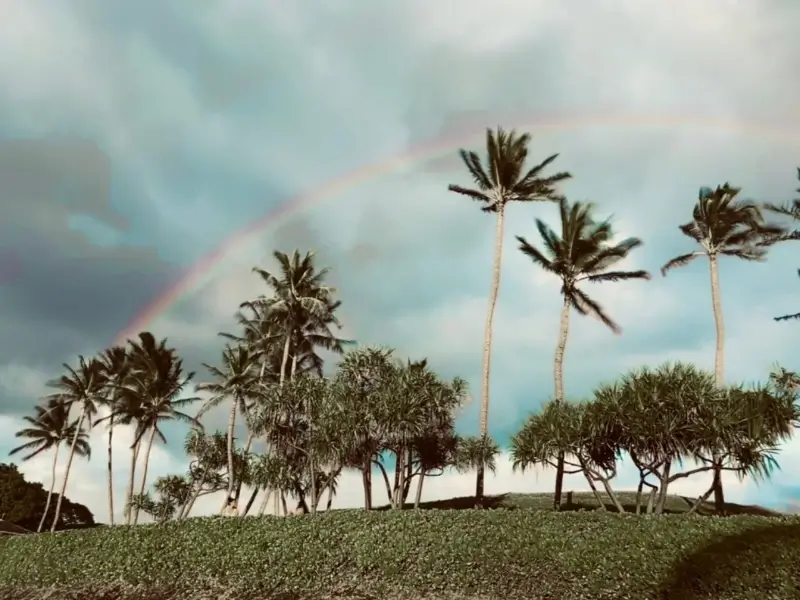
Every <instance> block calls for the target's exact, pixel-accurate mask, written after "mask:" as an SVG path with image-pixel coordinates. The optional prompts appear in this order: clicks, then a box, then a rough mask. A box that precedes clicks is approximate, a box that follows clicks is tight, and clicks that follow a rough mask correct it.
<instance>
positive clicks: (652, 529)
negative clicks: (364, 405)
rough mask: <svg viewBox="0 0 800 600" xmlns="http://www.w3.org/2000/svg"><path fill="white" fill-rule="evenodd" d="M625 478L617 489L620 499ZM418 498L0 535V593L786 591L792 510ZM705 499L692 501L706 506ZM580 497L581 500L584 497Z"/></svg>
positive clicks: (134, 596) (566, 595) (485, 595)
mask: <svg viewBox="0 0 800 600" xmlns="http://www.w3.org/2000/svg"><path fill="white" fill-rule="evenodd" d="M634 497H635V494H622V499H623V502H625V503H626V504H629V503H632V502H633V500H634ZM487 504H488V507H489V508H494V510H473V509H471V507H472V506H473V505H474V499H473V498H454V499H450V500H443V501H437V502H428V503H425V505H424V507H421V508H424V509H425V510H418V511H415V510H406V511H389V510H381V509H378V510H374V511H370V512H366V511H363V510H340V511H339V510H337V511H332V512H331V513H329V514H326V513H321V514H319V515H317V516H316V517H314V518H312V517H310V516H308V515H306V516H298V517H291V518H276V517H272V516H267V517H261V518H246V519H231V518H220V517H205V518H196V519H189V520H186V521H183V522H178V523H168V524H166V525H140V526H137V527H125V526H118V527H106V528H98V529H93V530H84V531H75V532H64V533H59V534H58V535H26V536H8V537H7V539H4V540H0V598H14V599H15V600H34V599H35V600H43V599H44V598H51V597H52V598H55V597H58V598H75V599H77V598H99V599H101V600H102V599H105V598H108V599H109V600H110V599H111V598H115V599H116V598H120V599H122V600H139V599H141V600H144V599H145V598H147V599H154V600H178V599H179V598H181V599H182V598H208V599H211V598H214V599H215V600H217V599H221V598H231V599H233V598H236V599H237V600H266V599H274V600H323V599H325V600H328V599H331V598H339V599H340V600H344V599H348V600H378V599H380V600H411V599H414V600H420V599H424V598H427V599H429V600H455V599H459V600H494V599H500V598H502V599H503V600H506V599H512V600H513V599H520V600H521V599H525V600H623V599H626V598H631V599H634V598H635V599H636V600H664V599H667V598H669V599H670V600H672V599H682V598H683V599H692V598H719V599H722V600H767V599H769V600H797V599H798V598H800V518H798V517H789V516H782V515H777V514H776V513H774V512H772V511H768V510H766V509H764V508H761V507H748V506H740V505H735V504H729V505H728V511H729V512H730V513H731V514H732V515H733V516H730V517H726V518H717V517H708V516H703V515H699V516H690V517H687V516H686V515H682V514H679V513H682V512H685V511H686V510H687V509H688V506H689V500H687V499H683V498H681V497H678V496H673V497H671V498H670V499H669V502H668V505H667V507H668V509H669V511H670V512H671V514H667V515H663V516H636V515H630V514H626V515H619V514H614V513H612V512H609V511H606V512H603V511H598V510H596V508H597V502H596V500H595V499H594V498H593V497H592V496H591V494H577V493H576V494H573V495H572V503H571V504H570V505H568V507H567V508H568V510H567V511H565V512H563V513H554V512H552V510H550V507H551V505H552V496H551V495H549V494H535V495H520V494H504V495H500V496H496V497H492V498H489V499H488V502H487ZM708 508H709V507H708V506H706V507H704V509H705V510H706V511H707V510H708ZM581 509H585V510H581Z"/></svg>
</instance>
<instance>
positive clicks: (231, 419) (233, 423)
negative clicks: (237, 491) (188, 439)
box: [219, 398, 237, 515]
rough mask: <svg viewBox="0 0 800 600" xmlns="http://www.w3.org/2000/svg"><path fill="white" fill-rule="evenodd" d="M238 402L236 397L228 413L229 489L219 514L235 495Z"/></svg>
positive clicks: (222, 512) (223, 511)
mask: <svg viewBox="0 0 800 600" xmlns="http://www.w3.org/2000/svg"><path fill="white" fill-rule="evenodd" d="M236 403H237V399H236V398H234V399H233V402H232V403H231V412H230V414H229V415H228V491H227V492H226V493H225V499H224V500H223V501H222V507H221V508H220V509H219V514H221V515H222V514H224V513H225V507H226V506H228V500H229V499H230V498H231V497H232V496H233V480H234V472H233V428H234V427H235V426H236Z"/></svg>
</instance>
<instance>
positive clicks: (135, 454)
mask: <svg viewBox="0 0 800 600" xmlns="http://www.w3.org/2000/svg"><path fill="white" fill-rule="evenodd" d="M141 445H142V442H141V440H139V441H138V442H136V443H135V444H134V446H133V448H131V473H130V476H129V477H128V491H127V493H126V494H125V496H126V497H125V524H126V525H130V524H131V517H132V516H133V512H132V511H131V500H133V486H134V479H135V477H136V463H137V462H139V448H141Z"/></svg>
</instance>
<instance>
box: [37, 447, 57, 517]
mask: <svg viewBox="0 0 800 600" xmlns="http://www.w3.org/2000/svg"><path fill="white" fill-rule="evenodd" d="M59 450H61V442H59V443H58V444H56V449H55V452H53V466H52V467H51V469H50V489H49V490H47V500H46V501H45V503H44V512H43V513H42V518H41V520H40V521H39V527H37V528H36V533H41V531H42V527H44V522H45V519H46V518H47V513H48V512H49V511H50V500H51V499H52V497H53V488H54V487H56V465H57V464H58V453H59Z"/></svg>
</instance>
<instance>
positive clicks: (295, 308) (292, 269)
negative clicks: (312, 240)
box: [245, 250, 341, 383]
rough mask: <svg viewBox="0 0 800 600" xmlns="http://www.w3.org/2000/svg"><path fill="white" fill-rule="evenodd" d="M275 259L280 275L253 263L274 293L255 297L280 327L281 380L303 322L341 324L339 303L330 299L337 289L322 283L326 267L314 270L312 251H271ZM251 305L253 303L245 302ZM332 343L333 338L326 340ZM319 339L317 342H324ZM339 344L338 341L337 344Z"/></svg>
mask: <svg viewBox="0 0 800 600" xmlns="http://www.w3.org/2000/svg"><path fill="white" fill-rule="evenodd" d="M273 256H274V257H275V259H276V260H277V261H278V268H279V275H274V274H272V273H270V272H268V271H266V270H264V269H261V268H259V267H254V268H253V271H254V272H255V273H257V274H258V275H259V276H260V277H261V278H262V279H263V280H264V283H266V284H267V285H268V286H269V287H270V288H271V291H272V293H273V295H272V297H267V296H261V297H259V298H258V299H257V300H256V303H257V304H259V305H260V306H261V308H262V310H263V311H264V314H267V315H269V318H270V320H273V319H274V322H279V323H280V324H281V325H282V329H283V335H282V337H283V355H282V357H281V369H280V382H281V383H282V382H283V381H284V380H285V378H286V375H287V368H288V366H289V356H290V350H291V344H292V341H293V340H297V339H298V338H299V337H300V336H299V335H298V333H299V332H300V331H302V328H303V326H304V325H306V324H308V322H309V321H311V322H312V323H324V324H325V325H326V326H327V325H328V324H333V325H336V326H338V327H341V325H340V323H339V321H338V320H337V319H336V318H335V316H334V314H333V312H334V310H335V309H336V308H337V307H338V305H339V303H338V302H334V301H333V296H334V294H335V293H336V290H335V289H334V288H331V287H328V286H326V285H325V283H324V280H325V277H326V276H327V275H328V273H329V271H330V270H329V269H327V268H323V269H319V270H317V268H316V267H315V265H314V253H313V252H307V253H306V254H305V256H303V257H301V256H300V253H299V251H297V250H295V251H294V252H293V253H292V255H291V256H289V255H287V254H284V253H283V252H278V251H276V252H273ZM245 304H246V305H252V304H253V303H252V302H251V303H245ZM327 341H328V342H330V343H331V344H332V345H333V346H334V347H335V346H336V344H335V343H333V342H332V340H327ZM325 342H326V340H323V339H319V340H317V344H318V345H319V344H322V343H325ZM339 346H340V344H339ZM298 358H299V357H298V355H297V354H295V357H294V360H293V361H292V365H293V366H294V367H295V368H296V365H297V362H298V361H297V359H298Z"/></svg>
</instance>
